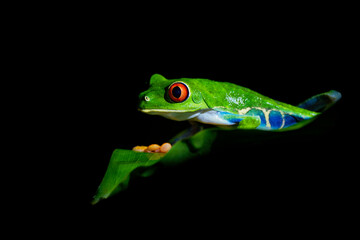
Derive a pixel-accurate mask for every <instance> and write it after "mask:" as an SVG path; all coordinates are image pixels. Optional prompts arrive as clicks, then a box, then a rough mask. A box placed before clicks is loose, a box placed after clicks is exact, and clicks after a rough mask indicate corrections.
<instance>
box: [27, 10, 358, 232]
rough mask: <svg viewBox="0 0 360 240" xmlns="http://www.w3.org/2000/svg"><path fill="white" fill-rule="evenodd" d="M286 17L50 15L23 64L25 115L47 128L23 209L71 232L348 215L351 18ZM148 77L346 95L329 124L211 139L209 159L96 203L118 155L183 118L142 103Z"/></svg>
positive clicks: (161, 138) (277, 94)
mask: <svg viewBox="0 0 360 240" xmlns="http://www.w3.org/2000/svg"><path fill="white" fill-rule="evenodd" d="M292 13H294V14H295V12H292V11H291V12H288V13H287V14H284V15H272V14H270V13H269V14H268V15H266V16H267V17H263V18H258V17H256V16H258V15H256V16H255V15H254V16H253V17H250V18H249V17H247V18H246V17H237V16H238V15H237V14H230V15H227V16H226V17H225V18H223V17H221V18H220V17H219V16H216V17H214V16H213V15H212V14H209V13H208V14H205V15H206V16H202V17H198V18H197V19H196V20H194V18H195V17H196V16H195V15H194V14H190V15H189V16H188V17H187V18H186V20H187V21H183V19H184V18H183V17H182V18H181V19H179V18H178V16H177V15H171V14H170V15H166V16H164V15H163V14H155V15H156V18H155V19H151V20H152V21H149V22H148V21H146V20H143V21H140V22H137V21H135V20H137V19H136V18H135V17H132V18H129V17H125V16H124V15H121V14H120V15H121V16H119V15H111V14H110V15H109V16H108V15H107V14H105V13H102V14H99V15H96V14H95V15H94V14H89V13H88V14H85V17H84V16H83V15H81V16H80V17H79V19H75V20H71V21H69V22H65V21H62V20H63V19H66V17H64V16H63V17H62V18H60V19H59V20H58V21H55V22H52V23H50V24H49V25H48V27H47V28H46V29H47V30H48V31H47V32H46V34H45V35H46V38H41V40H40V43H39V42H38V43H37V45H36V46H39V48H40V49H41V51H39V52H37V49H34V48H32V50H30V53H31V54H30V55H33V54H35V53H36V54H37V56H38V57H39V58H40V60H39V61H38V62H35V65H36V67H35V68H34V69H30V70H29V73H30V74H31V75H33V76H35V80H34V81H31V83H30V82H29V83H28V84H29V85H31V86H32V87H34V86H35V88H38V90H37V91H36V93H37V92H39V94H33V97H34V99H35V103H36V109H31V108H30V110H29V112H31V113H32V114H33V113H38V114H39V115H40V116H42V117H41V118H40V119H33V120H34V122H36V124H37V125H32V122H31V123H29V126H39V128H37V127H36V128H35V127H33V128H32V129H31V131H32V133H34V134H38V133H39V131H38V129H44V131H43V132H44V134H42V135H41V140H42V143H41V144H40V146H39V147H38V148H37V150H40V151H39V152H40V153H39V155H41V156H43V157H44V158H45V159H46V160H45V162H41V163H40V165H39V170H40V171H39V174H35V175H36V176H35V177H36V184H32V185H33V186H36V187H33V188H32V191H33V193H32V196H36V197H35V199H34V197H30V198H31V199H34V200H35V202H36V206H37V207H35V208H33V209H32V210H34V212H37V209H38V208H42V209H43V208H44V209H45V212H46V216H45V217H44V218H45V219H46V218H49V219H50V217H51V218H52V217H54V216H55V217H56V216H59V217H60V216H67V218H66V220H65V221H67V222H66V225H68V224H70V223H71V224H73V226H74V228H77V227H78V225H77V224H78V223H86V224H92V223H94V224H95V226H96V224H100V222H106V223H107V222H108V221H109V222H110V219H111V222H112V223H114V224H119V225H121V224H125V223H126V224H130V225H132V226H133V225H141V226H144V225H146V224H148V223H150V222H154V221H160V222H159V224H160V225H162V224H167V225H169V226H171V225H172V221H174V219H178V220H179V219H184V218H185V219H186V222H185V223H183V227H184V228H191V227H194V226H197V223H198V221H200V222H202V221H208V222H209V223H215V225H216V223H218V222H219V221H225V220H226V219H233V217H236V218H239V221H240V220H242V221H246V222H252V221H257V220H259V219H262V220H264V221H265V222H271V221H272V219H274V218H280V219H282V221H281V222H279V224H285V223H286V222H287V221H290V222H291V221H295V220H299V219H300V218H302V219H305V220H303V221H305V222H306V223H308V224H309V225H312V226H315V225H316V224H318V223H319V222H322V223H324V221H325V222H327V223H332V224H333V223H334V222H335V221H336V222H338V221H339V219H344V218H346V214H347V213H349V212H351V211H352V207H351V202H352V201H353V188H352V187H353V181H354V180H353V179H354V177H355V176H354V175H353V172H352V170H353V165H354V159H353V158H352V157H351V156H349V155H348V150H349V149H350V148H352V147H351V146H350V145H349V144H347V142H348V141H349V136H348V135H347V133H349V127H351V126H350V125H352V123H350V122H349V118H344V116H348V115H349V108H348V106H349V105H350V103H351V100H350V91H349V86H351V84H352V83H354V82H353V81H354V79H355V78H354V77H353V72H354V68H355V63H354V61H352V56H353V54H354V53H353V41H354V32H353V29H352V27H351V23H352V16H351V15H348V16H345V15H341V16H338V15H337V14H332V13H328V14H326V12H325V13H324V14H325V15H319V14H317V13H318V12H311V13H308V14H307V15H306V16H304V15H302V14H301V13H298V14H297V15H295V16H292ZM90 16H91V17H90ZM152 16H153V15H152V14H149V18H151V17H152ZM169 19H170V20H174V19H175V20H176V19H177V20H178V21H171V23H170V24H167V23H168V21H170V20H169ZM220 19H221V21H220ZM40 29H41V31H42V30H43V29H44V28H40ZM31 33H32V34H34V35H35V36H36V31H35V33H34V31H33V32H31ZM40 69H41V71H38V70H40ZM154 73H160V74H162V75H164V76H165V77H166V78H169V79H172V78H180V77H189V78H191V77H194V78H207V79H212V80H217V81H229V82H233V83H236V84H238V85H241V86H244V87H248V88H250V89H252V90H255V91H257V92H259V93H262V94H263V95H266V96H269V97H271V98H274V99H276V100H279V101H283V102H286V103H290V104H294V105H296V104H298V103H299V102H301V101H303V100H305V99H306V98H309V97H311V96H313V95H315V94H318V93H321V92H326V91H329V90H331V89H334V90H337V91H339V92H341V93H342V94H343V98H342V99H341V100H340V102H339V103H338V104H337V105H336V106H334V107H333V108H332V109H331V110H329V111H328V113H327V116H326V117H327V118H328V120H326V121H322V122H321V124H322V123H324V122H325V124H324V125H321V124H320V125H319V124H318V125H317V124H316V122H314V123H313V124H311V125H310V126H309V127H307V128H306V129H305V130H304V131H303V130H299V131H295V132H292V133H290V134H287V135H285V136H284V137H283V138H277V139H275V140H271V141H263V142H259V143H257V144H253V145H249V146H238V145H234V144H231V143H229V147H228V148H227V149H216V146H214V152H212V153H211V154H210V155H209V156H204V157H201V158H199V159H195V160H192V161H191V162H189V163H186V164H184V165H181V166H179V167H177V168H170V169H165V168H161V169H160V170H159V171H158V172H156V174H155V175H154V176H152V177H150V178H144V179H132V180H131V182H130V185H129V189H128V190H126V191H124V192H121V193H119V194H118V195H116V196H114V197H111V198H109V199H107V200H104V201H102V202H100V203H99V204H97V205H95V206H92V205H91V204H90V201H91V199H92V196H93V195H94V194H95V192H96V189H97V187H98V185H99V184H100V182H101V180H102V177H103V176H104V173H105V171H106V168H107V165H108V163H109V160H110V156H111V153H112V151H113V150H114V149H116V148H122V149H130V148H132V147H133V146H135V145H149V144H152V143H158V144H161V143H163V142H165V141H167V140H168V139H170V138H171V137H172V136H174V135H175V134H176V133H178V132H179V131H181V130H183V129H184V128H186V127H187V126H188V123H187V122H174V121H171V120H167V119H164V118H161V117H158V116H149V115H145V114H143V113H140V112H138V111H137V101H138V97H137V96H138V94H139V93H140V92H141V91H144V90H146V89H147V83H148V81H149V79H150V77H151V75H152V74H154ZM40 88H41V89H46V90H45V91H43V90H41V89H40ZM25 105H26V103H25ZM350 114H352V113H350ZM317 129H321V131H317ZM24 142H28V141H25V140H24ZM28 196H29V195H28ZM39 196H41V197H39ZM24 198H27V199H28V198H29V197H24ZM114 217H115V219H116V220H113V219H114ZM156 218H157V219H160V220H155V219H156ZM231 222H232V221H230V222H229V224H237V221H235V222H232V223H231ZM174 225H175V224H174ZM85 226H90V225H85ZM91 226H92V225H91ZM173 227H174V229H177V230H178V228H177V227H176V226H173ZM93 230H94V229H93ZM94 231H95V230H94Z"/></svg>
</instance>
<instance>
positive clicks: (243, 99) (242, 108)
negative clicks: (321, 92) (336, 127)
mask: <svg viewBox="0 0 360 240" xmlns="http://www.w3.org/2000/svg"><path fill="white" fill-rule="evenodd" d="M214 83H217V84H213V85H212V87H211V88H209V89H208V91H207V92H205V93H204V94H203V95H204V96H203V97H204V100H205V102H206V104H207V105H208V107H209V108H211V109H215V110H218V111H226V112H231V113H234V114H238V115H245V116H256V117H259V118H260V119H261V124H260V126H259V127H258V129H263V130H277V129H283V128H287V127H290V126H292V125H294V124H296V123H298V122H301V121H304V120H310V119H312V118H313V117H315V116H317V115H318V114H319V113H317V112H314V111H310V110H307V109H303V108H300V107H296V106H292V105H290V104H286V103H283V102H279V101H276V100H274V99H271V98H269V97H266V96H264V95H262V94H260V93H257V92H255V91H253V90H250V89H248V88H245V87H242V86H238V85H236V84H233V83H228V82H214ZM219 93H220V94H219Z"/></svg>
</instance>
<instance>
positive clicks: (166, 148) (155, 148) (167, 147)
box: [132, 143, 172, 153]
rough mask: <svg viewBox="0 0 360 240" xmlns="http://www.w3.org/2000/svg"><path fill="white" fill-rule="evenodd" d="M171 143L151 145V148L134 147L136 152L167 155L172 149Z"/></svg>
mask: <svg viewBox="0 0 360 240" xmlns="http://www.w3.org/2000/svg"><path fill="white" fill-rule="evenodd" d="M171 147H172V146H171V144H170V143H164V144H163V145H161V146H160V145H158V144H151V145H149V146H136V147H133V149H132V150H133V151H135V152H148V153H167V152H168V151H170V149H171Z"/></svg>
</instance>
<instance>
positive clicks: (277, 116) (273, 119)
mask: <svg viewBox="0 0 360 240" xmlns="http://www.w3.org/2000/svg"><path fill="white" fill-rule="evenodd" d="M269 121H270V125H271V129H279V128H280V127H281V125H282V123H283V117H282V116H281V113H280V112H279V111H275V110H273V111H271V112H270V114H269Z"/></svg>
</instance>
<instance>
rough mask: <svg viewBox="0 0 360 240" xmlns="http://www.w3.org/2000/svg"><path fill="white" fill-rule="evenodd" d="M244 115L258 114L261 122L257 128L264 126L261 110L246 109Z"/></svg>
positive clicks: (264, 121) (264, 120)
mask: <svg viewBox="0 0 360 240" xmlns="http://www.w3.org/2000/svg"><path fill="white" fill-rule="evenodd" d="M246 115H250V116H259V117H260V120H261V123H260V125H259V126H258V128H266V119H265V116H264V112H263V111H261V110H260V109H251V110H250V111H248V112H247V113H246Z"/></svg>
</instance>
